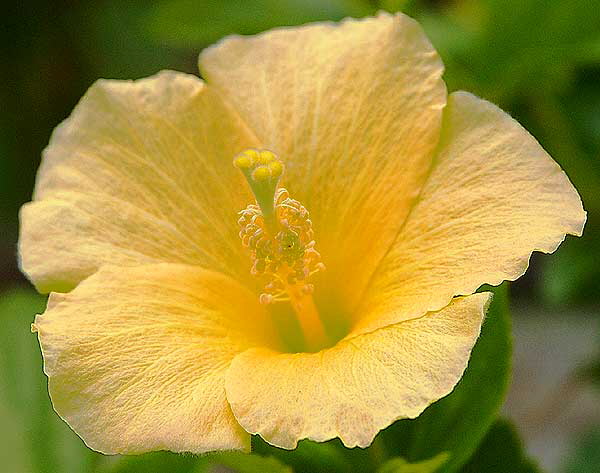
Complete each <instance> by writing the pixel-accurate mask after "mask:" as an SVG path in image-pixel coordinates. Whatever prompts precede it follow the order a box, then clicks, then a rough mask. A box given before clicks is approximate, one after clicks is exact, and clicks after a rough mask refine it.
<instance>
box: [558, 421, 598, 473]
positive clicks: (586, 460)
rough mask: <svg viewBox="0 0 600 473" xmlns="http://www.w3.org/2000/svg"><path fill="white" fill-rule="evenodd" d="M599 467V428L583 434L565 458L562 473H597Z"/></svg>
mask: <svg viewBox="0 0 600 473" xmlns="http://www.w3.org/2000/svg"><path fill="white" fill-rule="evenodd" d="M598 465H600V426H597V427H595V428H593V429H592V430H591V431H589V432H587V433H586V434H584V435H583V436H582V437H581V438H580V439H579V440H578V442H577V443H576V445H575V448H574V449H573V451H572V453H571V454H570V455H569V456H568V457H567V460H566V465H565V467H564V468H563V469H562V470H561V471H563V472H564V473H597V472H598Z"/></svg>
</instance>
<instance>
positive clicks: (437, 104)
mask: <svg viewBox="0 0 600 473" xmlns="http://www.w3.org/2000/svg"><path fill="white" fill-rule="evenodd" d="M200 69H201V71H202V74H203V76H204V77H205V78H206V80H207V82H208V84H209V85H210V87H214V88H216V89H217V90H218V91H219V92H220V93H221V95H222V96H223V97H224V98H225V99H226V100H227V101H228V102H229V103H231V104H232V105H233V106H234V107H235V109H236V110H237V111H238V112H239V114H240V116H241V117H242V118H243V119H244V121H245V122H246V123H247V124H248V126H249V127H250V128H251V129H252V130H253V131H254V133H255V134H256V136H257V137H258V139H259V140H260V141H261V142H262V143H263V145H264V146H265V147H267V148H270V149H272V150H273V151H275V152H276V153H277V154H279V156H280V157H281V158H282V159H283V160H284V162H285V164H286V173H285V175H284V181H285V182H284V183H283V184H284V185H285V187H286V188H287V189H288V190H289V191H290V193H291V196H292V197H293V198H295V199H298V200H299V201H300V202H302V203H303V204H304V205H305V206H306V208H307V209H308V210H309V212H310V214H311V219H312V221H313V227H314V229H315V235H316V241H317V248H318V249H319V251H320V252H321V254H322V255H323V258H324V262H325V264H326V266H327V268H328V271H327V272H326V273H323V275H322V279H323V281H320V282H319V284H318V285H317V290H321V295H326V298H327V299H328V300H331V299H332V298H334V297H335V298H336V299H337V300H339V301H343V304H345V305H347V306H348V307H346V308H344V309H345V310H349V306H353V305H354V303H355V302H357V301H358V296H360V294H361V293H362V290H363V289H364V285H365V283H366V281H367V280H368V278H369V277H370V275H371V274H372V271H373V270H374V269H375V267H376V265H377V263H378V261H379V260H380V258H381V257H382V255H383V254H384V253H385V252H386V251H387V249H388V248H389V245H390V244H391V242H392V240H393V239H394V237H395V236H396V234H397V231H398V229H399V226H400V225H401V223H402V221H403V219H404V217H405V216H406V214H407V212H408V209H409V207H410V203H411V201H412V200H413V199H414V197H415V196H416V194H417V192H418V190H419V188H420V186H421V184H422V181H423V179H424V176H425V174H426V171H427V169H428V167H429V163H430V159H431V157H432V154H433V149H434V147H435V145H436V143H437V140H438V138H439V131H440V124H441V116H442V108H443V107H444V105H445V103H446V88H445V85H444V82H443V81H442V79H441V75H442V71H443V65H442V62H441V60H440V58H439V57H438V55H437V53H436V52H435V50H434V49H433V47H432V46H431V44H430V43H429V41H428V40H427V38H426V37H425V35H424V33H423V31H422V29H421V28H420V26H419V25H418V24H417V23H416V22H415V21H414V20H412V19H410V18H408V17H407V16H405V15H402V14H399V15H396V16H391V15H389V14H384V13H382V14H380V15H379V16H378V17H376V18H367V19H361V20H354V19H348V20H345V21H343V22H341V23H340V24H332V23H317V24H312V25H308V26H303V27H299V28H285V29H277V30H273V31H269V32H267V33H264V34H260V35H258V36H254V37H240V36H234V37H230V38H227V39H225V40H224V41H222V42H220V43H219V44H217V45H216V46H213V47H211V48H208V49H206V50H205V51H204V52H203V53H202V54H201V56H200ZM381 222H386V224H385V225H382V224H381ZM348 274H352V278H347V275H348ZM340 278H343V279H344V280H345V284H343V285H342V284H339V280H340ZM317 296H318V294H317Z"/></svg>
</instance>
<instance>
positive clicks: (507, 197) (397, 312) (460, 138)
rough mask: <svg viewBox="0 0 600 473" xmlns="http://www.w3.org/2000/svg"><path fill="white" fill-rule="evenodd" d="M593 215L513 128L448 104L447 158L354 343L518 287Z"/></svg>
mask: <svg viewBox="0 0 600 473" xmlns="http://www.w3.org/2000/svg"><path fill="white" fill-rule="evenodd" d="M585 219H586V214H585V212H584V210H583V207H582V204H581V199H580V198H579V195H578V194H577V191H576V190H575V188H574V187H573V185H572V184H571V182H570V181H569V179H568V178H567V176H566V175H565V173H564V172H563V171H562V170H561V169H560V167H559V166H558V164H556V162H554V161H553V160H552V158H551V157H550V156H548V154H547V153H546V152H545V151H544V150H543V149H542V147H541V146H540V145H539V144H538V142H537V141H536V140H535V139H534V138H533V137H532V136H531V135H530V134H529V133H527V131H526V130H525V129H523V128H522V127H521V126H520V125H519V124H518V123H517V122H516V121H515V120H513V119H512V118H511V117H510V116H508V115H507V114H506V113H504V112H503V111H502V110H500V109H499V108H497V107H496V106H494V105H492V104H491V103H489V102H486V101H484V100H481V99H479V98H477V97H475V96H473V95H471V94H468V93H465V92H458V93H454V94H452V95H451V96H450V100H449V104H448V109H447V111H446V114H445V118H444V129H443V135H442V141H441V145H440V150H439V153H438V155H437V156H436V159H435V162H434V166H433V169H432V172H431V175H430V177H429V179H428V180H427V183H426V184H425V186H424V188H423V191H422V193H421V195H420V197H419V201H418V203H417V205H416V206H415V207H414V209H413V210H412V212H411V214H410V216H409V218H408V219H407V221H406V224H405V226H404V228H403V230H402V231H401V233H400V235H399V237H398V240H397V241H396V242H395V244H394V246H393V248H392V250H391V251H390V253H389V254H388V255H387V256H386V258H385V260H384V261H383V262H382V264H381V265H380V267H379V269H378V272H377V274H376V276H375V278H374V280H373V284H372V285H371V286H370V288H369V290H368V292H367V294H366V297H365V299H364V305H363V306H362V313H361V312H360V311H359V312H357V316H359V317H362V319H361V320H360V321H359V322H358V325H357V326H356V327H355V329H354V331H355V333H359V332H363V331H368V330H372V329H374V328H377V327H382V326H385V325H386V324H389V323H395V322H398V321H400V320H404V319H408V318H411V317H415V316H420V315H421V314H423V313H425V312H427V311H430V310H437V309H439V308H441V307H444V306H445V305H446V304H448V302H449V301H450V299H451V298H452V297H453V296H456V295H462V294H471V293H472V292H474V291H475V290H476V289H477V288H478V287H479V286H480V285H482V284H484V283H488V284H492V285H496V284H499V283H500V282H502V281H503V280H510V281H512V280H514V279H517V278H518V277H520V276H521V275H522V274H523V273H524V272H525V271H526V269H527V266H528V262H529V257H530V256H531V253H532V252H533V251H542V252H544V253H551V252H553V251H554V250H556V248H557V247H558V245H559V244H560V243H561V242H562V241H563V240H564V238H565V235H566V234H572V235H581V232H582V231H583V226H584V223H585Z"/></svg>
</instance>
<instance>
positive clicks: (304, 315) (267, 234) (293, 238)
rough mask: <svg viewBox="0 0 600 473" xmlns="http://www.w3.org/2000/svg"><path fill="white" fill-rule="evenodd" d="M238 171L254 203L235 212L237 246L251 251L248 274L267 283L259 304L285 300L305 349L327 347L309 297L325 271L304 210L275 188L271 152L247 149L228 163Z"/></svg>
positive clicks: (279, 169)
mask: <svg viewBox="0 0 600 473" xmlns="http://www.w3.org/2000/svg"><path fill="white" fill-rule="evenodd" d="M233 163H234V165H235V166H236V167H237V168H238V169H240V170H241V171H242V173H243V174H244V176H245V177H246V180H247V181H248V184H249V185H250V188H251V189H252V192H253V193H254V196H255V198H256V204H250V205H248V207H246V208H245V209H244V210H242V211H241V212H239V215H240V217H239V219H238V224H239V226H240V238H241V240H242V245H243V246H245V247H247V248H248V249H249V250H250V253H251V257H252V262H253V264H252V268H251V270H250V272H251V273H252V274H253V275H255V276H257V277H261V278H263V279H264V280H265V281H266V283H265V286H264V292H263V293H262V294H261V295H260V302H261V303H262V304H273V303H277V302H284V301H288V302H289V303H290V304H291V305H292V307H293V308H294V310H295V311H296V314H297V317H298V320H299V322H300V325H301V327H302V331H303V332H304V338H305V340H306V343H307V345H308V349H309V350H313V349H318V348H321V347H323V346H325V345H326V344H327V336H326V334H325V329H324V327H323V323H322V321H321V319H320V318H319V314H318V311H317V309H316V307H315V305H314V301H313V299H312V293H313V290H314V286H313V285H312V284H311V283H310V282H309V279H310V277H311V276H313V275H314V274H316V273H318V272H319V271H323V270H325V265H324V264H323V263H322V262H321V255H320V254H319V252H318V251H317V250H316V249H315V241H314V239H313V237H314V233H313V229H312V222H311V220H310V218H309V213H308V210H306V208H305V207H304V206H303V205H302V204H301V203H300V202H298V201H297V200H294V199H292V198H291V197H290V196H289V193H288V191H287V190H286V189H284V188H279V189H278V188H277V185H278V183H279V179H280V178H281V175H282V174H283V169H284V166H283V163H282V162H281V161H280V160H279V159H278V158H277V156H276V155H275V154H274V153H272V152H271V151H266V150H255V149H250V150H246V151H244V152H243V153H241V154H239V155H238V156H236V157H235V159H234V160H233Z"/></svg>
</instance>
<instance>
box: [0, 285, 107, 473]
mask: <svg viewBox="0 0 600 473" xmlns="http://www.w3.org/2000/svg"><path fill="white" fill-rule="evenodd" d="M44 307H45V298H44V297H42V296H40V295H39V294H37V293H35V292H34V291H30V290H23V289H19V290H10V291H6V292H4V293H3V294H1V295H0V320H1V321H2V330H0V425H1V426H2V428H0V445H1V448H2V454H1V455H0V456H1V457H2V467H1V468H2V471H11V472H12V471H14V472H36V473H55V472H62V471H65V472H68V471H80V472H83V471H90V470H91V469H92V467H93V465H95V464H96V463H97V462H99V461H102V455H100V454H97V453H94V452H92V451H91V450H89V449H88V448H87V447H86V446H85V445H84V444H83V442H82V441H81V440H80V439H79V437H77V435H75V434H74V433H73V432H72V431H71V430H70V429H69V427H68V426H67V424H65V423H64V422H63V421H62V420H61V419H60V418H59V417H58V415H57V414H56V413H55V412H54V411H53V410H52V405H51V403H50V398H49V396H48V390H47V381H46V377H45V376H44V374H43V372H42V359H41V355H40V350H39V346H38V342H37V338H36V336H35V335H34V334H32V333H31V322H32V321H33V317H34V315H35V314H36V313H40V312H43V310H44Z"/></svg>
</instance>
